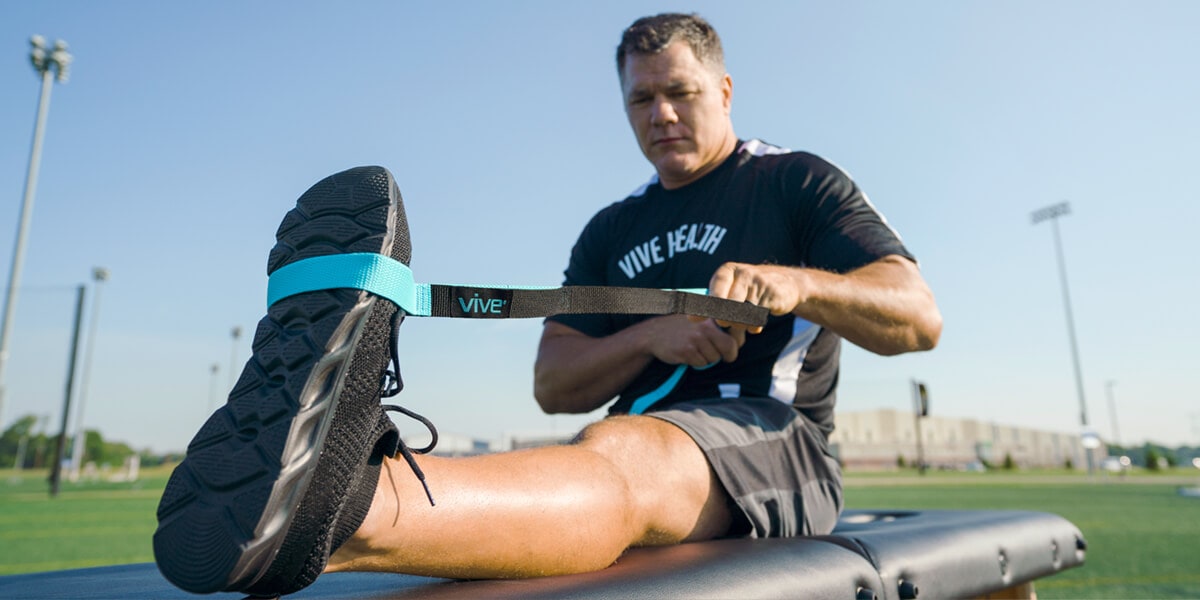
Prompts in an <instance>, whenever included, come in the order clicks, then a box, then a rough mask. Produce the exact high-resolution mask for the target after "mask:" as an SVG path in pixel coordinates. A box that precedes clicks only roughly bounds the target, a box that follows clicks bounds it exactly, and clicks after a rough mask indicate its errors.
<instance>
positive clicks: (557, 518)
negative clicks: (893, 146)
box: [154, 15, 941, 594]
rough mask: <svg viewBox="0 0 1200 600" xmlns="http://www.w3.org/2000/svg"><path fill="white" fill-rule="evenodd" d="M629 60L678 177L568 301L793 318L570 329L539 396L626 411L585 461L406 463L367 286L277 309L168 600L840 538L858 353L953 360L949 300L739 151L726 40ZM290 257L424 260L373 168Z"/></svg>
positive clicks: (839, 208) (167, 514)
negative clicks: (687, 304)
mask: <svg viewBox="0 0 1200 600" xmlns="http://www.w3.org/2000/svg"><path fill="white" fill-rule="evenodd" d="M617 56H618V58H617V61H618V70H619V74H620V81H621V87H622V93H623V96H624V98H625V104H626V111H627V113H628V116H629V120H630V124H631V126H632V127H633V131H634V133H635V135H636V137H637V139H638V142H639V144H640V145H641V148H642V152H643V153H644V154H645V155H646V157H647V159H648V160H649V161H650V162H651V164H653V165H654V169H655V172H656V173H657V177H656V180H655V181H653V182H652V183H651V184H649V185H648V186H646V188H644V189H643V190H641V191H640V192H639V193H637V194H635V195H634V196H631V197H630V198H628V199H626V200H625V201H624V202H621V203H618V204H616V205H614V206H612V207H609V208H608V209H606V210H604V211H602V212H601V213H599V214H598V215H597V216H596V217H595V218H594V219H593V221H592V223H591V224H589V225H588V227H587V229H586V230H585V231H584V233H583V235H582V236H581V237H580V240H579V242H578V244H577V245H576V247H575V249H574V251H573V252H572V256H571V261H570V265H569V266H568V269H567V272H566V275H567V283H568V284H619V285H634V286H645V287H682V288H693V287H704V286H705V285H707V286H708V288H709V292H710V294H712V295H715V296H719V297H723V298H729V299H733V300H737V301H747V302H752V303H754V304H758V305H761V306H764V307H767V308H768V309H769V310H770V312H771V313H772V314H773V315H775V317H774V318H773V319H772V320H771V321H770V322H769V323H768V324H767V325H766V326H765V327H760V328H750V329H748V328H746V327H744V326H740V325H736V324H731V323H718V322H713V321H711V320H694V319H690V318H687V317H680V316H670V317H654V318H642V317H628V318H625V317H621V318H616V317H609V316H587V317H555V318H552V319H550V320H548V321H547V322H546V324H545V329H544V333H543V338H542V341H541V345H540V348H539V352H538V358H537V363H536V366H535V372H536V381H535V388H536V396H537V399H538V402H539V403H540V404H541V406H542V407H543V409H545V410H546V411H547V412H587V411H590V410H593V409H595V408H598V407H600V406H602V405H604V404H605V403H606V402H608V401H609V400H610V399H612V398H613V397H614V396H617V395H619V396H620V398H619V400H618V401H617V402H616V403H615V404H614V406H613V408H612V409H611V410H610V412H612V413H614V414H613V415H612V416H610V417H609V418H606V419H603V420H601V421H599V422H597V423H594V424H592V425H590V426H588V427H587V428H585V429H584V430H583V431H582V432H581V433H580V434H579V436H578V437H577V438H576V440H575V441H574V442H573V443H571V444H568V445H562V446H553V447H546V448H538V449H533V450H526V451H518V452H510V453H502V454H493V455H485V456H479V457H471V458H463V459H448V458H439V457H432V456H427V457H424V456H423V457H419V458H413V457H412V455H411V453H410V452H409V451H408V449H407V448H406V447H404V445H403V443H401V442H399V441H398V436H397V435H396V431H395V428H394V426H392V425H391V422H390V421H389V420H388V418H387V417H386V416H385V415H384V413H383V411H382V410H381V407H380V406H379V403H378V399H379V394H380V392H379V389H378V379H379V374H380V373H381V372H382V370H383V368H384V366H385V365H386V363H387V362H388V359H389V349H390V347H391V344H392V342H394V339H393V338H394V336H395V333H394V331H395V329H394V328H395V327H397V326H398V325H399V318H398V317H397V316H396V315H400V316H402V313H401V312H399V311H397V309H396V306H395V304H394V303H393V302H389V301H387V300H383V299H381V298H379V297H377V296H376V295H374V294H371V293H368V292H365V291H359V290H356V289H325V290H324V291H309V292H303V293H297V294H294V295H290V296H287V297H284V298H283V299H280V300H278V301H277V302H276V303H275V304H273V305H272V307H271V309H270V310H269V312H268V316H267V317H266V318H264V319H263V321H262V322H261V323H260V325H259V329H258V332H257V333H256V336H255V343H254V348H255V356H254V358H252V359H251V361H250V364H249V365H248V366H247V369H246V371H245V372H244V373H243V375H242V378H241V380H239V383H238V385H237V386H236V387H235V389H234V391H233V393H232V394H231V397H230V401H229V404H227V405H226V406H225V407H223V408H222V409H220V410H218V411H217V413H216V414H214V415H213V417H212V418H210V420H209V422H208V423H206V425H205V426H204V428H202V429H201V431H200V433H198V434H197V436H196V438H195V439H194V440H193V442H192V445H191V446H190V447H189V452H188V458H187V459H186V460H185V461H184V463H183V464H181V466H180V467H179V468H178V469H177V470H176V472H175V473H174V474H173V476H172V479H171V482H170V483H169V484H168V487H167V490H166V491H165V492H164V495H163V500H162V503H161V504H160V506H159V529H158V531H157V532H156V534H155V540H154V541H155V553H156V557H157V560H158V563H159V567H160V569H161V570H162V571H163V573H164V574H165V575H166V576H167V578H168V579H170V580H171V581H173V582H175V583H176V584H177V585H180V586H181V587H184V588H186V589H189V590H192V591H197V592H208V591H216V590H222V589H225V590H238V591H243V592H250V593H256V594H279V593H289V592H291V591H294V590H297V589H300V588H302V587H304V586H306V585H308V584H309V583H311V582H312V581H313V580H314V579H315V578H316V577H317V576H318V575H319V574H320V573H321V572H323V571H326V570H327V571H338V570H378V571H395V572H403V573H412V574H421V575H431V576H443V577H455V578H492V577H526V576H538V575H550V574H560V573H572V572H581V571H588V570H596V569H602V568H604V567H606V566H608V565H610V564H612V563H613V561H614V560H616V559H617V557H619V556H620V554H621V553H622V552H624V551H625V550H626V549H628V548H629V547H631V546H638V545H656V544H672V543H677V542H683V541H690V540H704V539H711V538H716V537H722V536H729V535H753V536H786V535H801V534H822V533H827V532H828V531H829V530H830V529H831V528H832V527H833V524H834V522H835V521H836V519H837V514H838V512H839V511H840V509H841V505H842V502H841V481H840V472H839V471H838V468H837V464H836V462H835V461H834V460H833V459H832V458H831V457H830V456H829V455H828V452H827V448H826V440H825V438H826V436H827V434H828V433H829V431H830V430H831V429H832V412H833V401H834V388H835V385H836V379H837V352H838V350H837V349H838V345H839V343H840V337H845V338H847V339H849V340H851V341H852V342H854V343H856V344H859V345H861V346H863V347H865V348H867V349H870V350H873V351H875V352H879V353H882V354H895V353H900V352H906V351H913V350H923V349H929V348H932V347H933V346H934V345H935V344H936V342H937V338H938V336H939V334H940V330H941V319H940V316H939V314H938V312H937V308H936V306H935V304H934V301H933V298H932V295H931V293H930V292H929V290H928V288H927V287H926V285H925V283H924V282H923V280H922V279H921V277H920V275H919V272H918V270H917V268H916V265H915V262H914V261H913V259H912V258H911V257H910V256H909V255H908V252H907V251H906V250H905V249H904V247H903V246H902V245H901V244H900V242H899V240H898V239H897V238H896V236H895V235H894V233H892V232H891V230H890V229H889V228H888V227H887V225H886V223H885V222H884V221H883V219H882V217H880V216H879V215H878V214H877V213H876V212H875V211H874V209H873V208H872V207H871V205H870V204H869V203H868V202H867V200H866V198H865V196H863V195H862V193H861V192H860V191H859V190H858V189H857V188H856V187H855V186H854V184H853V183H852V182H851V181H850V180H849V179H848V178H847V177H846V176H845V174H844V173H842V172H841V171H839V170H838V169H836V168H835V167H832V166H831V165H829V164H828V163H826V162H824V161H822V160H821V159H819V158H817V157H815V156H812V155H808V154H771V152H773V151H774V150H772V149H771V148H770V147H768V146H766V145H765V144H762V143H760V142H748V143H744V142H740V141H739V140H738V138H737V137H736V136H735V135H734V132H733V127H732V123H731V121H730V105H731V100H732V80H731V79H730V77H729V75H728V74H726V73H725V71H724V67H723V64H722V63H723V59H722V57H721V48H720V42H719V40H718V38H717V36H716V33H715V31H713V30H712V28H711V27H710V26H709V25H708V24H707V23H706V22H705V21H703V20H702V19H700V18H698V17H695V16H686V15H659V16H655V17H648V18H645V19H641V20H639V21H637V22H636V23H634V25H633V26H631V27H630V28H629V29H628V30H627V31H626V32H625V35H624V38H623V39H622V42H621V46H620V48H619V49H618V55H617ZM347 215H351V216H350V217H347ZM278 236H279V243H278V244H277V245H276V248H275V250H273V251H272V253H271V258H270V260H269V264H268V269H269V271H270V272H272V277H273V278H275V276H276V274H277V273H279V271H280V269H282V268H283V267H291V266H292V265H294V264H299V263H302V262H305V261H311V260H313V259H320V258H323V255H329V254H331V253H333V254H338V253H342V256H351V255H357V254H360V253H363V252H368V253H377V254H380V255H383V256H388V257H390V258H392V259H394V261H396V262H397V263H401V264H407V263H408V260H409V252H410V246H409V244H408V235H407V224H406V223H405V220H404V215H403V207H402V204H401V203H400V202H399V194H398V191H397V190H396V186H395V183H394V181H392V179H391V177H390V174H388V173H387V172H386V171H383V170H382V169H378V168H374V169H372V168H364V169H355V170H351V171H347V172H345V173H341V174H338V175H335V176H333V177H330V178H328V179H326V180H325V181H322V182H321V183H319V184H317V185H315V186H314V187H313V188H312V189H310V190H309V192H307V193H306V194H305V195H304V196H303V197H301V199H300V201H299V203H298V208H297V210H296V211H293V212H292V213H289V215H288V217H287V218H285V220H284V223H283V225H281V226H280V231H279V234H278ZM335 258H339V257H337V256H335ZM308 264H313V263H312V262H309V263H308ZM325 287H328V288H339V287H342V288H344V287H352V286H349V285H341V284H336V285H334V284H330V285H326V286H325ZM311 289H324V288H321V287H319V286H318V287H314V288H311ZM624 413H631V414H624ZM397 453H399V454H401V455H402V458H403V459H404V460H406V462H407V463H408V464H407V465H406V464H403V463H401V462H400V459H397V458H395V455H396V454H397ZM413 473H415V474H417V477H416V478H414V477H413V476H412V474H413ZM425 484H428V487H427V488H426V487H425ZM434 498H436V502H437V504H436V505H433V503H432V500H433V499H434Z"/></svg>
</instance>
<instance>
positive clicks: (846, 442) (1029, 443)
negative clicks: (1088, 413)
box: [829, 408, 1107, 470]
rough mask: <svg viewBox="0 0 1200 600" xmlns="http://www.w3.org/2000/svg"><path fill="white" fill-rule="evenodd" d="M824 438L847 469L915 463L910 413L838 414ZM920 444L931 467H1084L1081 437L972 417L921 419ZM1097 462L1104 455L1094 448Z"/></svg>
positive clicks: (915, 452) (868, 468)
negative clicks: (1010, 463)
mask: <svg viewBox="0 0 1200 600" xmlns="http://www.w3.org/2000/svg"><path fill="white" fill-rule="evenodd" d="M835 427H836V429H835V430H834V432H833V435H831V436H830V438H829V442H830V446H831V449H832V450H833V452H834V454H835V455H836V456H837V457H838V459H839V460H840V461H841V462H842V465H843V466H844V467H845V468H846V469H847V470H880V469H896V468H897V466H898V463H899V459H900V458H901V457H902V458H903V460H904V464H906V465H916V464H917V463H918V457H917V455H918V451H917V436H916V423H915V417H914V416H913V413H911V412H904V411H899V410H895V409H886V408H885V409H879V410H872V411H864V412H843V413H838V414H837V415H836V416H835ZM921 446H922V451H923V454H924V459H925V463H926V464H927V465H928V466H929V467H930V468H933V469H938V468H946V469H964V468H967V467H968V466H969V465H972V464H976V463H989V464H992V465H995V466H999V465H1001V464H1002V463H1003V462H1004V458H1005V456H1011V457H1012V460H1013V462H1014V463H1015V464H1016V465H1017V466H1018V467H1022V468H1024V467H1063V466H1065V465H1066V464H1067V461H1068V460H1070V464H1071V465H1072V467H1074V468H1075V469H1086V468H1087V454H1086V453H1085V452H1086V451H1085V450H1084V448H1083V445H1082V444H1081V443H1080V436H1079V435H1078V434H1071V433H1059V432H1052V431H1040V430H1036V429H1028V428H1024V427H1013V426H1010V425H1000V424H997V423H985V422H983V421H978V420H975V419H956V418H951V417H935V416H929V417H922V418H921ZM1093 453H1094V455H1093V460H1095V462H1096V464H1097V465H1098V464H1100V461H1101V460H1102V459H1103V458H1104V457H1105V456H1106V455H1107V454H1106V453H1105V450H1104V448H1097V449H1096V450H1093Z"/></svg>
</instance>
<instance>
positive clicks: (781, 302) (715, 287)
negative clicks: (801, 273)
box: [708, 262, 803, 336]
mask: <svg viewBox="0 0 1200 600" xmlns="http://www.w3.org/2000/svg"><path fill="white" fill-rule="evenodd" d="M797 275H798V271H797V270H796V269H795V268H792V267H781V266H778V265H748V264H744V263H735V262H729V263H725V264H723V265H721V266H720V267H719V268H718V269H717V271H716V273H713V276H712V279H711V280H710V281H709V284H708V293H709V295H710V296H716V297H718V298H727V299H729V300H734V301H737V302H749V303H751V304H754V305H757V306H761V307H763V308H766V309H767V310H768V311H770V313H771V314H772V315H775V316H779V315H786V314H788V313H790V312H793V311H795V310H796V307H797V306H799V305H800V303H801V302H802V301H803V298H802V295H801V286H800V284H799V282H798V281H797ZM718 324H719V325H720V326H722V327H728V328H729V329H730V331H731V332H733V331H739V332H742V335H743V336H744V335H745V332H746V331H749V332H750V333H761V332H762V329H763V328H762V327H761V326H759V327H749V326H746V325H738V324H735V323H725V322H720V321H719V322H718Z"/></svg>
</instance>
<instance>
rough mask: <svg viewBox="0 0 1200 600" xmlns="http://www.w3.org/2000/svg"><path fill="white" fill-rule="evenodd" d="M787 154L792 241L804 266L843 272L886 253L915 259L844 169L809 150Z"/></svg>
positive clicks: (786, 182)
mask: <svg viewBox="0 0 1200 600" xmlns="http://www.w3.org/2000/svg"><path fill="white" fill-rule="evenodd" d="M790 158H791V159H792V160H791V162H790V164H788V166H787V168H786V171H785V175H784V178H783V185H784V186H785V193H784V196H785V197H786V198H789V199H791V200H792V201H796V205H795V211H796V216H795V218H794V220H793V224H794V225H795V227H796V228H797V233H796V236H795V237H796V240H795V241H796V244H797V245H798V248H797V250H798V251H799V253H800V256H802V257H805V266H809V267H814V268H818V269H825V270H828V271H832V272H835V273H846V272H848V271H852V270H854V269H857V268H859V267H862V266H865V265H867V264H870V263H872V262H874V261H876V260H879V259H880V258H883V257H885V256H888V255H890V254H896V255H900V256H903V257H905V258H908V259H909V260H912V261H913V262H916V258H915V257H913V255H912V254H911V253H910V252H909V251H908V249H907V248H905V247H904V243H903V242H902V241H901V240H900V236H899V234H897V233H896V231H895V230H893V229H892V228H891V226H890V225H888V222H887V220H886V219H885V218H884V217H883V215H882V214H880V213H879V211H878V210H876V209H875V206H874V205H872V204H871V201H870V200H868V199H867V196H866V194H865V193H863V191H862V190H861V189H859V187H858V185H857V184H855V183H854V181H853V180H852V179H850V176H849V175H847V174H846V172H845V171H843V170H841V169H840V168H838V167H837V166H835V165H833V164H831V163H829V162H828V161H825V160H824V159H821V158H820V157H817V156H814V155H811V154H805V153H797V154H795V155H792V156H791V157H790Z"/></svg>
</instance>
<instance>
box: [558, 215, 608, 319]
mask: <svg viewBox="0 0 1200 600" xmlns="http://www.w3.org/2000/svg"><path fill="white" fill-rule="evenodd" d="M609 214H610V213H609V211H608V210H604V211H601V212H599V213H597V214H596V215H595V216H594V217H592V220H591V221H589V222H588V224H587V226H585V227H584V228H583V232H582V233H580V234H579V239H578V240H577V241H576V242H575V246H574V247H573V248H572V249H571V259H570V261H569V262H568V263H567V270H566V271H563V285H564V286H566V285H608V284H609V282H608V280H607V277H606V276H605V272H606V261H607V260H608V250H609V247H610V246H611V244H610V243H609V242H608V241H607V235H606V232H607V226H606V223H607V222H608V220H609V218H608V217H609ZM546 320H547V321H554V322H556V323H562V324H563V325H566V326H567V327H570V328H572V329H575V330H577V331H580V332H582V333H584V334H586V335H589V336H591V337H604V336H607V335H610V334H612V333H614V332H615V331H616V326H615V325H614V324H613V321H612V317H611V316H610V315H603V314H597V315H554V316H551V317H548V318H547V319H546Z"/></svg>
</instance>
